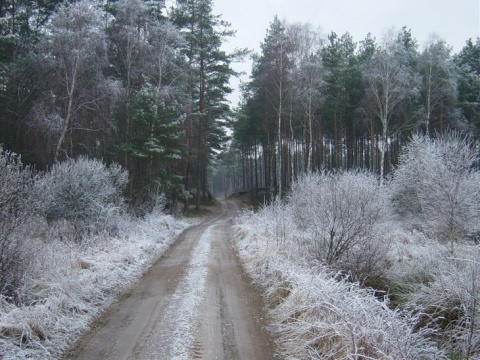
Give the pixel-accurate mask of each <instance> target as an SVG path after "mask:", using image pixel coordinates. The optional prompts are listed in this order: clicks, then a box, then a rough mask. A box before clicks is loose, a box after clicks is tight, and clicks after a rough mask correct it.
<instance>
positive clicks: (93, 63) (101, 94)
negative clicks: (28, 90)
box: [36, 0, 115, 162]
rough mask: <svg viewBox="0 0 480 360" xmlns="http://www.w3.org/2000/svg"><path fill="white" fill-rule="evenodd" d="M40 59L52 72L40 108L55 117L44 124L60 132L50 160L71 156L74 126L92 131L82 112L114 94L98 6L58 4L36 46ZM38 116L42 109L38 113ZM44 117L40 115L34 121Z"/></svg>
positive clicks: (82, 3)
mask: <svg viewBox="0 0 480 360" xmlns="http://www.w3.org/2000/svg"><path fill="white" fill-rule="evenodd" d="M38 49H39V52H40V54H41V56H40V61H41V62H42V63H43V65H44V66H45V67H46V71H51V73H50V75H51V76H50V77H48V78H47V79H46V84H45V85H46V86H45V89H44V90H45V97H44V98H43V99H42V100H43V104H42V105H41V106H44V107H47V108H46V110H45V111H44V112H43V114H48V113H50V115H48V117H49V118H50V119H54V120H55V121H54V122H53V123H52V122H50V123H45V125H46V126H47V127H48V126H51V127H53V129H52V128H51V129H50V131H51V130H55V128H56V130H58V137H57V140H56V144H55V145H54V151H53V161H54V162H57V161H58V160H59V159H60V157H62V156H63V157H68V156H69V152H70V155H71V152H72V147H73V139H72V136H71V135H70V144H68V143H67V135H68V133H69V132H70V133H72V132H73V130H74V128H75V129H77V130H78V129H86V130H93V131H96V130H97V129H95V128H94V129H92V125H93V124H91V122H86V123H84V124H85V126H82V125H81V124H80V122H81V121H82V118H81V115H82V112H83V115H84V114H85V112H88V111H95V110H96V109H97V105H98V103H99V102H101V101H103V100H106V99H107V98H108V97H109V96H111V95H112V94H113V93H114V87H115V86H114V84H113V83H111V82H109V81H108V80H107V79H106V78H105V77H104V75H103V72H102V71H103V70H104V69H105V68H106V67H107V66H108V61H107V51H106V50H107V48H106V37H105V33H104V31H103V25H102V21H101V16H100V13H99V10H98V9H97V8H96V7H95V5H94V4H93V3H91V2H89V1H86V0H83V1H80V2H77V3H74V4H71V5H70V4H65V5H62V6H61V7H60V8H59V10H58V11H57V13H56V14H55V15H54V16H53V17H52V21H51V24H50V25H49V28H48V32H47V37H46V40H45V41H43V42H41V43H40V44H39V48H38ZM39 114H42V112H39ZM36 121H42V119H38V118H37V119H36Z"/></svg>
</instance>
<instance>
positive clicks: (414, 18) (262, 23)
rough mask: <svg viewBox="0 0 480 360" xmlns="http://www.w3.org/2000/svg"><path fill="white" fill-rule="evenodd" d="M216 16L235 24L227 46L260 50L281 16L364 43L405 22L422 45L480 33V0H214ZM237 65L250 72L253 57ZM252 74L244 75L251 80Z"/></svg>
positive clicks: (456, 41)
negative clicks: (436, 39)
mask: <svg viewBox="0 0 480 360" xmlns="http://www.w3.org/2000/svg"><path fill="white" fill-rule="evenodd" d="M213 2H214V10H213V13H214V14H215V15H222V19H223V20H226V21H228V22H230V23H231V24H232V29H234V30H236V31H237V35H236V37H235V38H231V39H230V41H229V43H228V44H225V49H226V50H229V51H231V50H233V49H234V48H249V49H253V50H255V51H257V52H258V51H259V49H260V43H261V42H262V41H263V40H264V38H265V34H266V31H267V29H268V27H269V26H270V22H271V21H272V20H273V18H274V16H275V15H278V17H279V18H280V19H282V20H283V19H286V20H287V21H288V22H289V23H295V22H301V23H310V24H312V25H313V26H314V27H315V28H317V27H320V28H321V29H322V31H323V33H324V35H325V36H326V35H327V34H329V33H330V32H331V31H334V32H336V33H337V34H338V35H342V34H344V33H345V32H347V31H348V32H349V33H350V34H351V35H352V36H353V40H354V41H356V42H358V41H361V40H363V39H364V38H365V36H366V35H367V33H369V32H370V33H371V34H372V35H373V36H375V37H376V38H377V40H380V38H381V37H382V34H383V33H384V31H385V30H387V29H389V28H391V27H395V28H396V29H397V30H400V29H401V28H402V27H403V26H406V27H407V28H409V29H411V30H412V35H413V36H414V37H415V38H416V39H417V41H418V43H419V44H420V46H422V45H423V44H424V43H425V41H426V40H427V39H428V37H429V35H430V34H432V33H435V34H437V35H439V36H440V37H441V38H443V39H445V40H446V42H447V43H448V44H449V45H450V46H452V47H453V51H454V52H455V53H457V52H459V51H460V50H461V49H462V48H463V46H464V44H465V41H466V40H468V39H469V38H472V39H473V40H475V39H476V38H477V37H479V36H480V0H213ZM234 68H235V70H237V71H246V72H249V71H250V69H251V63H250V61H248V62H246V63H244V64H235V65H234ZM247 79H248V77H246V76H245V77H243V80H244V81H245V80H247ZM238 83H239V81H238V80H232V82H231V86H232V87H234V88H236V89H235V90H236V91H235V92H234V94H232V96H231V97H230V100H231V102H232V104H233V105H236V104H237V102H238V98H239V92H238V91H237V88H238Z"/></svg>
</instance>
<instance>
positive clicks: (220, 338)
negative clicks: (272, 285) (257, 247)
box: [65, 200, 274, 360]
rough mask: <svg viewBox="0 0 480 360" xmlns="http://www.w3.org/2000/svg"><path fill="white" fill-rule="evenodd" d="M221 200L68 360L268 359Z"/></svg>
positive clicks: (230, 205) (233, 208)
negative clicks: (211, 212) (206, 217)
mask: <svg viewBox="0 0 480 360" xmlns="http://www.w3.org/2000/svg"><path fill="white" fill-rule="evenodd" d="M237 211H238V206H237V205H236V204H235V203H234V202H231V201H228V200H221V201H220V206H218V207H217V208H216V210H215V211H214V213H213V214H212V215H211V216H209V217H208V219H206V220H204V221H203V222H202V223H201V224H199V225H196V226H194V227H192V228H190V229H188V230H186V231H185V232H184V233H183V234H182V235H181V236H180V237H179V239H178V240H177V242H176V243H175V244H174V245H173V246H172V248H171V249H170V250H169V251H168V252H167V253H166V254H165V255H164V256H162V258H161V259H160V260H159V261H158V262H157V263H156V264H155V265H154V266H153V267H152V268H151V269H150V270H149V272H148V273H147V274H146V275H145V276H144V277H143V278H142V279H141V280H140V281H139V282H138V283H137V284H136V285H135V286H133V287H132V288H131V289H129V290H128V291H127V292H126V293H125V294H124V295H123V297H122V299H120V300H119V301H118V302H117V303H115V304H114V305H113V306H112V308H111V309H110V310H109V311H108V313H107V314H105V315H104V316H103V317H102V318H101V319H99V320H98V321H97V323H96V324H94V326H93V328H92V330H91V331H89V332H88V333H87V334H86V335H85V336H84V337H83V338H82V339H81V340H80V341H79V342H78V344H77V346H76V347H75V348H74V349H72V350H71V351H69V352H68V353H67V354H66V356H65V359H88V360H94V359H102V360H103V359H115V360H118V359H161V360H163V359H165V360H170V359H209V360H210V359H232V360H233V359H242V360H243V359H249V360H253V359H273V358H274V355H273V345H272V341H271V339H270V338H269V336H268V334H267V332H266V331H265V329H264V326H263V318H262V305H261V299H260V297H259V294H258V292H257V289H255V288H254V287H253V286H252V285H251V284H250V282H249V280H248V278H247V276H246V275H245V274H244V272H243V270H242V268H241V266H240V265H239V261H238V259H237V257H236V254H235V251H234V249H233V245H232V243H231V239H230V228H231V223H232V220H231V219H232V218H233V217H235V215H236V214H237Z"/></svg>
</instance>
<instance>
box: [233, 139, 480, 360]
mask: <svg viewBox="0 0 480 360" xmlns="http://www.w3.org/2000/svg"><path fill="white" fill-rule="evenodd" d="M477 161H478V153H477V152H476V151H475V147H474V146H473V144H472V143H470V142H469V141H468V140H467V139H465V138H463V137H462V136H460V135H459V134H455V133H453V134H447V135H444V136H437V138H436V139H431V138H429V137H425V136H421V135H415V136H414V137H413V139H412V140H411V142H410V143H409V144H408V145H407V146H406V147H405V148H404V149H403V153H402V157H401V161H400V164H399V166H398V167H397V169H396V171H395V173H394V174H393V177H392V178H391V179H390V181H388V182H386V183H385V184H384V185H379V181H378V178H377V177H376V176H374V175H372V174H369V173H367V172H363V171H346V172H341V171H336V172H335V171H334V172H327V171H324V172H318V173H314V174H309V175H305V176H304V177H302V178H301V179H298V180H297V181H296V182H295V183H294V184H293V186H292V189H291V192H290V194H289V195H288V196H287V197H286V198H285V199H284V200H283V201H276V202H274V203H272V204H270V205H268V206H264V207H262V208H261V209H260V210H259V211H258V212H254V211H253V210H249V211H246V212H244V213H243V214H242V215H241V216H240V217H239V218H238V219H237V221H236V225H235V229H236V238H237V247H238V250H239V252H240V254H241V257H242V259H243V261H244V263H245V267H246V269H247V271H248V272H249V273H250V274H251V276H252V277H253V279H254V281H255V282H256V283H258V284H260V285H261V286H262V287H263V288H264V291H265V298H266V300H267V302H268V304H269V309H270V315H271V317H272V322H273V324H272V330H273V331H274V332H275V333H276V334H277V336H278V344H279V348H280V351H281V355H282V357H284V358H286V359H304V358H314V359H360V358H361V359H441V358H450V359H476V358H479V357H480V248H479V246H478V243H476V241H475V240H476V239H475V237H476V236H478V231H479V228H478V226H479V224H480V206H479V204H480V178H479V171H478V170H476V167H475V166H476V164H475V163H476V162H477ZM477 241H478V239H477Z"/></svg>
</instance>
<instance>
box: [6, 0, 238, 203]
mask: <svg viewBox="0 0 480 360" xmlns="http://www.w3.org/2000/svg"><path fill="white" fill-rule="evenodd" d="M233 34H234V32H233V31H232V30H230V25H229V24H228V23H226V22H224V21H223V20H222V19H221V18H220V17H219V16H215V15H213V14H212V1H211V0H178V1H176V3H175V5H174V6H173V7H172V8H171V9H168V10H167V9H166V6H165V2H164V1H163V0H158V1H157V0H152V1H143V0H120V1H107V0H106V1H93V0H90V1H89V0H81V1H62V0H47V1H13V0H12V1H4V2H1V3H0V144H3V147H4V149H6V150H9V151H14V152H15V153H18V154H22V161H23V162H24V163H27V164H31V165H34V166H35V168H36V169H37V170H45V169H48V168H49V167H51V166H52V165H53V164H55V163H57V162H61V161H63V160H66V159H75V158H78V157H79V156H88V157H90V158H98V159H102V160H103V161H104V162H106V163H107V164H110V163H113V162H116V163H119V164H120V165H121V166H122V167H124V168H125V169H127V170H128V172H129V175H130V182H129V185H128V188H127V192H128V195H129V197H130V198H131V199H133V200H134V201H142V197H143V194H146V193H147V192H148V191H149V189H150V188H151V187H155V188H156V191H158V190H160V191H162V192H164V193H166V194H167V195H168V196H169V198H170V200H171V203H172V204H175V202H176V201H177V200H179V199H181V200H183V201H184V202H185V205H186V208H187V209H188V205H189V204H188V203H189V199H191V198H193V197H192V194H202V195H203V196H206V195H207V167H208V165H209V162H210V160H211V156H212V151H213V149H219V148H220V147H221V146H222V144H223V143H224V141H225V139H226V135H225V129H224V127H223V123H224V122H225V120H226V119H228V117H229V116H230V109H229V106H228V102H227V101H226V99H225V97H226V95H227V94H228V93H230V92H231V89H230V88H229V87H228V81H229V77H230V76H232V75H234V74H235V72H234V71H233V70H232V68H231V67H230V64H231V62H232V61H233V60H234V59H235V58H236V57H238V56H241V55H242V54H241V51H239V52H237V53H235V54H227V53H225V52H224V51H222V50H221V45H222V43H223V42H224V41H225V40H226V39H227V38H228V37H230V36H232V35H233ZM196 199H197V206H198V204H199V201H200V196H197V197H196Z"/></svg>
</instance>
